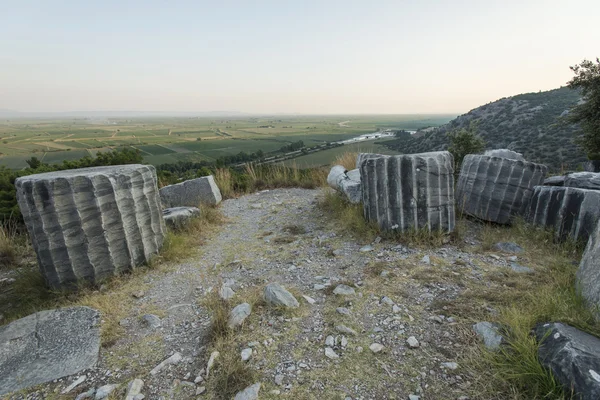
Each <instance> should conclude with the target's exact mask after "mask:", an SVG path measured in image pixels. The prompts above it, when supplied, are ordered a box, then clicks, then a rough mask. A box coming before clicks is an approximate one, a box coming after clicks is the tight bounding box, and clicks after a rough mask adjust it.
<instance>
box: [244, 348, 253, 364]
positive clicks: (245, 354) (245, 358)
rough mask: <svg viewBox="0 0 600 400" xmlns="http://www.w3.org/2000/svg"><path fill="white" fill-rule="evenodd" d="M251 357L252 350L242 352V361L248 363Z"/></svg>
mask: <svg viewBox="0 0 600 400" xmlns="http://www.w3.org/2000/svg"><path fill="white" fill-rule="evenodd" d="M250 357H252V349H244V350H242V361H248V360H249V359H250Z"/></svg>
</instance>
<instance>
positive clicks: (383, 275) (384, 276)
mask: <svg viewBox="0 0 600 400" xmlns="http://www.w3.org/2000/svg"><path fill="white" fill-rule="evenodd" d="M379 276H380V277H382V278H387V277H388V276H390V271H388V270H387V269H384V270H383V271H381V273H380V274H379Z"/></svg>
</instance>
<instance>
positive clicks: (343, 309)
mask: <svg viewBox="0 0 600 400" xmlns="http://www.w3.org/2000/svg"><path fill="white" fill-rule="evenodd" d="M335 311H337V313H338V314H342V315H350V310H348V309H347V308H346V307H338V308H336V309H335Z"/></svg>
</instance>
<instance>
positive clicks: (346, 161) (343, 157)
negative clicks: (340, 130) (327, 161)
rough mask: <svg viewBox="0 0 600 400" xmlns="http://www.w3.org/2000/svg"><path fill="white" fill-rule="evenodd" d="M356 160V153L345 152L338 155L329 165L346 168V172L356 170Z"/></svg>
mask: <svg viewBox="0 0 600 400" xmlns="http://www.w3.org/2000/svg"><path fill="white" fill-rule="evenodd" d="M357 158H358V153H357V152H350V151H347V152H345V153H342V154H340V155H338V156H337V157H336V158H335V160H334V161H333V162H332V163H331V165H341V166H342V167H344V168H346V169H347V170H348V171H351V170H353V169H355V168H356V159H357Z"/></svg>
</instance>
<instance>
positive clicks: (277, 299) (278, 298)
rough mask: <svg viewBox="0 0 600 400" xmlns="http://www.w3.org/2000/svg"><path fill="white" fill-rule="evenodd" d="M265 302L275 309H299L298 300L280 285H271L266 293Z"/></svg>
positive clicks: (266, 289)
mask: <svg viewBox="0 0 600 400" xmlns="http://www.w3.org/2000/svg"><path fill="white" fill-rule="evenodd" d="M264 296H265V301H266V302H267V304H270V305H272V306H275V307H287V308H297V307H299V306H300V304H299V303H298V300H296V298H295V297H294V295H292V294H291V293H290V292H289V291H287V290H286V289H285V288H284V287H283V286H281V285H280V284H278V283H269V284H268V285H267V286H266V287H265V291H264Z"/></svg>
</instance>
